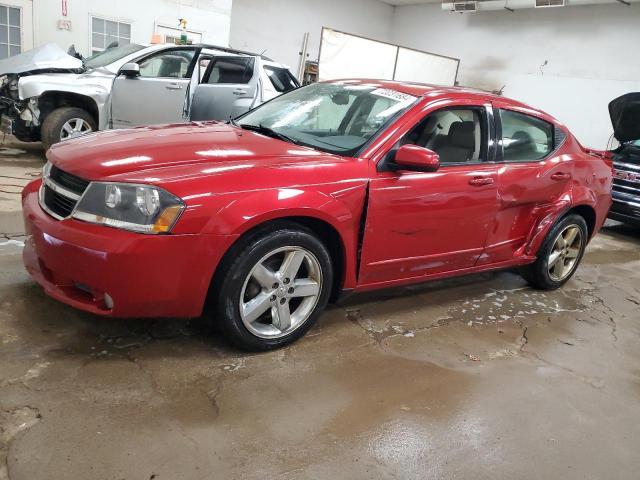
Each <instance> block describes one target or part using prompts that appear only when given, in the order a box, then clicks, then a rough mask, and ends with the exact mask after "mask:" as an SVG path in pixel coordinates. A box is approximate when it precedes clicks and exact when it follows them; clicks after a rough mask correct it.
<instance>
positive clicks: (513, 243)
mask: <svg viewBox="0 0 640 480" xmlns="http://www.w3.org/2000/svg"><path fill="white" fill-rule="evenodd" d="M494 107H495V108H494V112H495V115H494V117H495V119H496V127H497V128H496V130H497V134H498V139H499V141H498V156H497V158H498V161H499V163H500V164H501V168H500V169H499V178H498V196H499V198H500V208H499V210H498V214H497V217H496V224H495V227H494V228H493V229H492V231H491V233H490V235H489V238H488V239H487V248H486V251H485V253H484V254H483V255H482V258H481V259H480V260H479V262H478V263H479V264H483V263H496V262H501V261H507V260H511V259H513V258H514V257H515V256H518V255H519V254H521V253H522V252H521V249H522V247H523V246H524V245H525V242H526V240H527V238H528V236H529V234H530V233H531V229H532V227H533V226H535V224H536V223H537V222H538V221H540V220H541V219H542V218H543V217H544V216H545V214H546V212H547V211H548V210H549V209H551V208H552V206H553V205H554V204H555V203H556V202H559V201H563V198H564V197H566V196H567V194H568V192H569V189H570V186H571V182H572V177H573V173H574V171H573V169H574V159H573V158H572V157H571V156H570V155H558V154H557V152H558V149H559V148H560V147H561V145H562V143H563V142H564V141H565V139H566V134H565V133H564V131H563V130H562V129H560V128H559V127H556V126H555V125H554V124H552V123H551V122H547V121H545V120H543V119H541V118H539V117H538V116H534V115H531V114H530V113H531V112H528V111H527V110H526V109H524V108H518V107H513V106H511V105H508V104H501V103H500V102H494Z"/></svg>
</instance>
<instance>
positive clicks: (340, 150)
mask: <svg viewBox="0 0 640 480" xmlns="http://www.w3.org/2000/svg"><path fill="white" fill-rule="evenodd" d="M48 160H49V161H48V163H47V165H46V166H45V168H44V172H43V178H42V179H38V180H35V181H33V182H32V183H30V184H29V185H28V186H27V187H26V188H25V190H24V192H23V204H24V216H25V223H26V228H27V233H28V241H27V243H26V246H25V249H24V262H25V265H26V268H27V270H28V271H29V273H30V274H31V275H32V276H33V278H34V279H35V280H36V281H37V282H38V283H40V284H41V285H42V286H43V287H44V289H45V291H46V292H47V293H48V294H49V295H51V296H52V297H54V298H56V299H58V300H60V301H62V302H64V303H67V304H69V305H72V306H74V307H77V308H80V309H82V310H86V311H89V312H93V313H96V314H101V315H109V316H114V317H186V318H188V317H197V316H200V315H202V314H203V312H206V315H210V316H211V319H212V320H213V321H215V322H218V323H219V324H220V325H221V330H222V332H224V334H225V336H226V337H227V338H228V339H229V340H230V341H231V342H233V343H234V344H235V345H237V346H239V347H241V348H245V349H252V350H260V349H269V348H275V347H279V346H282V345H284V344H287V343H289V342H292V341H294V340H296V339H298V338H299V337H301V336H302V335H304V333H305V332H306V331H308V330H309V328H311V326H312V325H313V323H314V322H315V320H316V319H317V318H318V316H319V314H320V313H321V312H322V310H323V309H324V307H325V306H326V304H327V302H328V301H329V300H330V299H334V298H336V297H337V296H338V295H339V294H340V293H344V292H348V291H354V290H355V291H364V290H370V289H375V288H383V287H391V286H395V285H405V284H410V283H416V282H422V281H425V280H430V279H436V278H443V277H450V276H455V275H463V274H467V273H473V272H481V271H486V270H494V269H499V268H507V267H522V269H521V270H522V271H523V273H524V275H525V276H526V278H527V279H528V280H529V282H530V283H531V284H532V285H533V286H535V287H538V288H543V289H555V288H558V287H560V286H561V285H563V284H564V283H565V282H566V281H567V280H569V278H570V277H571V276H572V275H573V273H574V272H575V270H576V268H577V267H578V264H579V263H580V260H581V259H582V255H583V253H584V249H585V246H586V244H587V242H588V241H589V240H590V239H591V238H592V237H593V235H594V234H595V233H596V232H597V231H598V230H599V229H600V227H601V226H602V224H603V222H604V220H605V217H606V215H607V211H608V210H609V207H610V205H611V195H610V191H611V177H612V166H611V163H610V162H608V161H607V160H604V159H602V158H601V157H599V156H596V155H593V154H590V153H589V152H588V151H586V150H585V149H584V148H583V147H582V146H581V145H580V144H579V143H578V142H577V141H576V139H575V138H574V137H573V136H572V135H571V133H570V132H569V131H568V130H567V128H566V127H564V126H563V125H562V124H560V123H558V121H556V120H555V119H553V118H552V117H550V116H549V115H547V114H545V113H543V112H541V111H539V110H535V109H533V108H531V107H528V106H526V105H523V104H521V103H518V102H515V101H512V100H508V99H505V98H502V97H496V96H492V95H488V94H486V93H482V92H476V91H471V90H463V89H457V88H442V87H433V86H425V85H416V84H410V83H397V82H384V81H373V80H344V81H333V82H328V83H319V84H315V85H311V86H308V87H304V88H301V89H298V90H295V91H293V92H291V93H288V94H286V95H283V96H281V97H278V98H276V99H275V100H272V101H270V102H268V103H266V104H264V105H262V106H261V107H259V108H257V109H255V110H253V111H251V112H249V113H248V114H246V115H244V116H242V117H240V118H238V119H236V120H235V121H231V122H228V123H227V124H224V123H216V122H210V123H190V124H181V125H168V126H162V127H144V128H134V129H130V130H126V131H111V132H104V133H98V134H93V135H89V136H86V137H81V138H78V139H74V140H70V141H67V142H63V143H61V144H59V145H55V146H54V147H53V148H51V150H50V151H49V153H48ZM205 307H208V308H205Z"/></svg>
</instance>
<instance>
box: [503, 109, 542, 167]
mask: <svg viewBox="0 0 640 480" xmlns="http://www.w3.org/2000/svg"><path fill="white" fill-rule="evenodd" d="M500 119H501V122H502V148H503V152H504V160H505V161H506V162H526V161H535V160H541V159H543V158H545V157H546V156H547V155H549V154H550V153H551V152H552V151H553V148H554V146H553V144H554V136H553V134H554V131H553V125H551V124H550V123H548V122H546V121H544V120H541V119H539V118H536V117H532V116H530V115H525V114H523V113H519V112H514V111H511V110H500Z"/></svg>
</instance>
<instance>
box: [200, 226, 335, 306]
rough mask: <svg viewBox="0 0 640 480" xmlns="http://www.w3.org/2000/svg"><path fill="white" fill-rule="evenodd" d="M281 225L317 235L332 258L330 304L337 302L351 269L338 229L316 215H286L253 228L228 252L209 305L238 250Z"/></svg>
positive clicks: (211, 288) (212, 284) (215, 278)
mask: <svg viewBox="0 0 640 480" xmlns="http://www.w3.org/2000/svg"><path fill="white" fill-rule="evenodd" d="M278 225H281V226H282V225H291V226H294V227H295V226H298V227H299V228H300V229H303V230H308V231H310V232H312V233H313V234H315V235H316V236H317V238H318V239H319V240H320V241H321V242H322V243H324V245H325V246H326V247H327V249H328V250H329V255H330V257H331V264H332V267H333V271H334V275H333V285H332V286H331V296H330V300H335V299H337V297H338V295H339V294H340V291H341V290H342V287H343V285H344V282H345V276H346V265H347V250H346V245H345V243H344V239H343V238H342V236H341V235H340V233H339V231H338V229H337V228H336V227H335V226H334V225H332V224H331V223H330V222H328V221H326V220H324V219H322V218H319V217H317V216H312V215H285V216H279V217H275V218H270V219H267V220H265V221H262V222H259V223H256V224H253V225H251V226H250V227H248V228H246V229H244V230H243V231H242V232H241V233H240V234H239V235H238V237H237V238H236V239H235V240H234V241H233V243H232V244H231V245H230V246H229V247H228V248H227V250H226V252H225V253H224V254H223V255H222V258H221V259H220V261H219V262H218V265H217V266H216V268H215V270H214V271H213V274H212V276H211V282H210V286H209V293H208V295H207V304H210V303H211V300H212V298H213V297H212V293H213V292H214V291H215V290H216V288H217V285H219V284H220V282H221V281H222V274H223V272H224V270H225V268H226V266H227V265H228V264H229V262H230V261H232V259H233V258H234V256H235V255H236V253H237V250H238V249H239V248H241V247H242V246H243V243H244V242H245V241H247V239H248V238H250V237H253V236H257V235H260V234H262V233H263V232H268V231H269V230H271V229H273V228H275V227H277V226H278Z"/></svg>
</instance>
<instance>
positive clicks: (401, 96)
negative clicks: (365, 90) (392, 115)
mask: <svg viewBox="0 0 640 480" xmlns="http://www.w3.org/2000/svg"><path fill="white" fill-rule="evenodd" d="M371 94H372V95H378V96H379V97H384V98H390V99H391V100H397V101H398V102H406V101H408V100H415V99H416V97H414V96H413V95H409V94H408V93H402V92H397V91H395V90H390V89H388V88H376V89H375V90H374V91H373V92H371Z"/></svg>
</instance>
